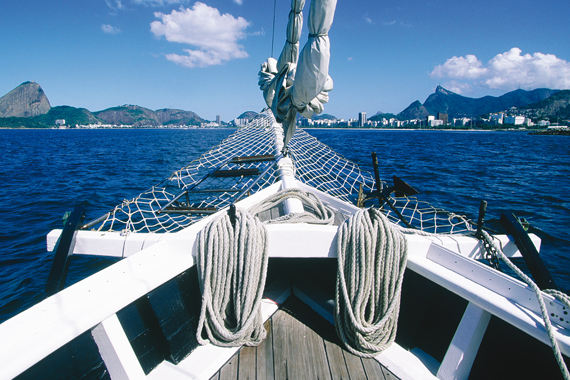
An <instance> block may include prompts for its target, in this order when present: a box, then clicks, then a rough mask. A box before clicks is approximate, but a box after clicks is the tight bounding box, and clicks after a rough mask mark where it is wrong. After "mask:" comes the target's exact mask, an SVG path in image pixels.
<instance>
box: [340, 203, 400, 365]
mask: <svg viewBox="0 0 570 380" xmlns="http://www.w3.org/2000/svg"><path fill="white" fill-rule="evenodd" d="M337 248H338V271H337V285H336V307H335V315H334V317H335V327H336V331H337V334H338V336H339V337H340V339H341V340H342V341H343V343H344V345H345V346H346V348H347V350H348V351H350V352H352V353H353V354H355V355H358V356H361V357H373V356H376V355H377V354H379V353H380V352H382V351H383V350H385V349H386V348H388V347H389V346H390V345H391V344H392V343H393V342H394V340H395V339H396V329H397V323H398V314H399V311H400V293H401V290H402V281H403V278H404V271H405V269H406V260H407V256H408V246H407V240H406V238H405V237H404V235H403V234H402V233H401V232H400V230H399V229H398V228H396V227H394V226H392V224H391V223H390V222H389V221H388V219H387V218H386V217H385V216H384V214H382V213H381V212H380V211H378V210H376V209H369V210H361V211H358V212H357V213H356V214H354V215H353V216H352V217H351V218H349V219H348V220H346V221H345V222H344V224H343V225H342V226H341V227H339V231H338V234H337Z"/></svg>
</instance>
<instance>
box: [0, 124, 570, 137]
mask: <svg viewBox="0 0 570 380" xmlns="http://www.w3.org/2000/svg"><path fill="white" fill-rule="evenodd" d="M238 128H239V127H206V128H200V127H197V128H177V127H158V126H153V127H124V128H121V127H116V128H29V127H0V130H3V129H6V130H42V131H53V130H59V131H66V130H102V129H107V130H109V129H117V130H133V129H137V130H139V129H179V130H194V129H200V130H204V129H238ZM300 128H302V129H304V130H312V129H315V130H336V131H342V130H346V131H388V132H394V131H432V132H433V131H441V132H526V133H528V132H531V133H530V134H532V135H541V134H544V135H557V134H560V135H569V134H570V133H569V131H566V132H565V131H548V130H535V129H521V128H495V129H475V128H470V129H459V128H354V127H346V128H344V127H339V128H319V127H300ZM560 132H563V133H560Z"/></svg>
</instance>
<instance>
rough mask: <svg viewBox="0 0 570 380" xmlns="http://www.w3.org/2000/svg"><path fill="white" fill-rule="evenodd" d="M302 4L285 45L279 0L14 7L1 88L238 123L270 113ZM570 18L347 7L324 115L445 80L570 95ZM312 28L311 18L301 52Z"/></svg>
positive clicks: (60, 100) (359, 3)
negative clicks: (271, 83)
mask: <svg viewBox="0 0 570 380" xmlns="http://www.w3.org/2000/svg"><path fill="white" fill-rule="evenodd" d="M309 3H310V1H307V4H306V6H305V20H307V19H308V8H309ZM289 9H290V1H279V2H277V9H276V19H275V20H276V21H275V39H274V42H273V41H272V30H273V2H261V1H250V0H234V1H229V0H226V1H222V0H212V1H207V0H205V1H202V2H194V1H184V0H98V1H92V2H87V3H84V2H69V1H63V0H54V1H52V2H49V3H44V2H40V3H37V2H32V1H31V0H20V1H16V0H7V1H5V2H3V3H2V4H1V5H0V21H1V22H0V31H1V32H2V33H3V35H4V36H7V37H6V38H4V39H2V41H1V42H0V51H2V53H3V59H2V60H0V70H1V71H2V73H3V74H4V75H3V76H2V79H1V80H0V94H6V93H8V92H9V91H11V90H12V89H14V88H15V87H17V86H18V85H19V84H21V83H23V82H25V81H35V82H37V83H39V84H40V85H41V86H42V88H43V89H44V91H45V92H46V94H47V95H48V97H49V99H50V102H51V104H52V106H58V105H69V106H73V107H82V108H87V109H89V110H91V111H100V110H103V109H106V108H110V107H115V106H119V105H123V104H137V105H139V106H141V107H146V108H149V109H153V110H156V109H162V108H175V109H184V110H190V111H193V112H196V113H197V114H198V115H200V116H202V117H203V118H205V119H208V120H215V119H216V116H217V115H220V116H221V120H232V119H234V118H236V117H238V116H239V115H240V114H241V112H244V111H248V110H251V111H256V112H259V111H260V110H261V109H262V108H263V107H264V102H263V98H262V95H261V91H259V88H258V87H257V72H258V71H259V67H260V65H261V63H262V62H264V61H265V60H266V59H267V57H269V56H270V55H271V47H272V45H273V56H278V55H279V53H280V51H281V48H282V46H283V44H284V42H285V28H286V23H287V16H288V12H289ZM569 13H570V5H568V4H567V3H565V2H562V1H553V0H549V1H546V2H545V3H542V5H541V6H540V7H537V6H536V3H535V2H531V1H518V2H514V1H506V0H500V1H496V2H491V1H487V0H484V1H483V2H477V3H470V4H464V3H459V4H458V3H456V2H451V1H449V0H433V1H430V2H428V3H426V2H420V1H418V0H414V1H404V2H398V3H396V2H382V3H378V2H372V1H363V0H356V1H351V2H345V1H339V2H338V5H337V11H336V14H335V20H334V23H333V26H332V29H331V31H330V39H331V67H330V74H331V77H332V78H333V81H334V89H333V91H332V92H331V93H330V102H329V103H328V104H326V105H325V110H324V112H325V113H328V114H332V115H335V116H337V117H339V118H344V119H348V118H351V117H354V114H355V113H356V112H358V111H356V112H355V111H354V110H361V111H363V112H366V113H367V115H369V116H372V115H374V114H376V113H377V112H379V111H381V112H386V113H398V112H400V111H402V110H403V109H405V108H406V107H407V106H408V105H409V104H410V103H411V102H413V101H414V100H420V101H423V100H425V99H426V98H427V97H428V96H429V95H430V94H431V93H433V91H434V89H435V88H436V87H437V85H439V84H441V85H442V86H443V87H445V88H447V89H448V90H451V91H454V92H457V93H459V94H461V95H464V96H468V97H473V98H479V97H483V96H486V95H492V96H498V95H501V94H504V93H506V92H508V91H512V90H515V89H517V88H523V89H525V90H526V89H534V88H539V87H547V88H552V89H567V88H570V63H569V61H570V46H569V45H568V44H567V43H566V41H565V38H566V37H564V36H565V35H566V34H567V32H566V29H565V28H566V25H567V16H568V14H569ZM175 30H177V32H175ZM307 34H308V33H307V28H306V21H305V27H304V31H303V35H302V37H301V44H304V42H305V41H306V38H307Z"/></svg>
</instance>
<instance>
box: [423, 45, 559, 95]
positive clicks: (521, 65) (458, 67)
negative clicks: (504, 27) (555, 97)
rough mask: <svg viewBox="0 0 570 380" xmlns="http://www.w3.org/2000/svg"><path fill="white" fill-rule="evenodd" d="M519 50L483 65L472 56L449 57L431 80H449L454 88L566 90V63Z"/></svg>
mask: <svg viewBox="0 0 570 380" xmlns="http://www.w3.org/2000/svg"><path fill="white" fill-rule="evenodd" d="M521 53H522V51H521V49H519V48H516V47H514V48H512V49H511V50H509V51H507V52H505V53H502V54H497V55H496V56H495V57H493V58H492V59H491V60H490V61H489V62H487V64H483V62H481V61H480V60H479V59H477V57H476V56H474V55H467V56H465V57H453V58H450V59H448V60H447V61H446V62H445V63H444V64H443V65H439V66H436V67H435V68H434V69H433V71H432V72H431V73H430V76H431V77H432V78H450V79H453V82H452V83H455V84H456V87H458V88H461V87H463V88H465V86H469V83H460V82H458V81H472V83H473V84H475V85H477V86H483V87H487V88H492V89H499V90H507V91H510V90H514V89H516V88H520V87H524V88H527V87H528V88H541V87H547V88H556V89H567V88H570V63H569V62H567V61H565V60H563V59H560V58H557V57H556V56H555V55H553V54H543V53H534V54H532V55H531V54H524V55H522V54H521Z"/></svg>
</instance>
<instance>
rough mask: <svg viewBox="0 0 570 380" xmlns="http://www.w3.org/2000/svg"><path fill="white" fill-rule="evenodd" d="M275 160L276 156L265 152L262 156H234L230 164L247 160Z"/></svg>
mask: <svg viewBox="0 0 570 380" xmlns="http://www.w3.org/2000/svg"><path fill="white" fill-rule="evenodd" d="M273 160H275V156H274V155H272V154H265V155H261V156H243V157H234V158H232V159H231V160H230V161H228V163H230V164H243V163H246V162H262V161H273Z"/></svg>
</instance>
